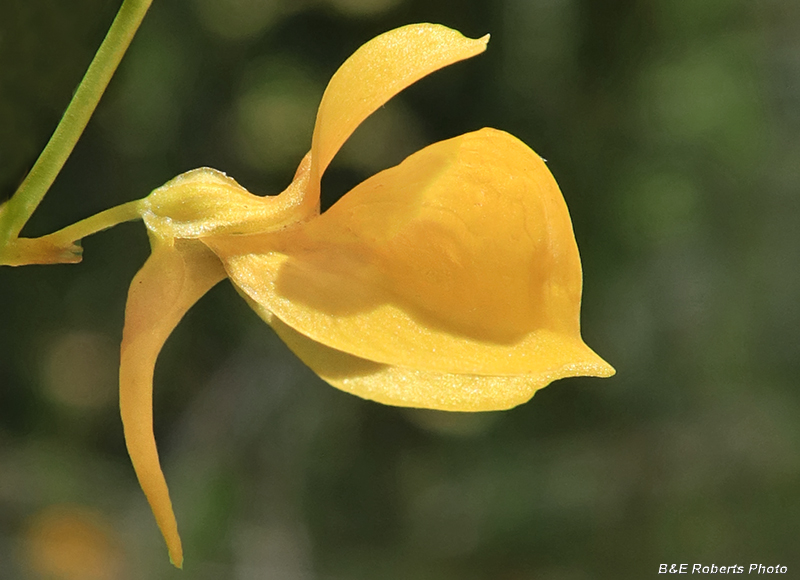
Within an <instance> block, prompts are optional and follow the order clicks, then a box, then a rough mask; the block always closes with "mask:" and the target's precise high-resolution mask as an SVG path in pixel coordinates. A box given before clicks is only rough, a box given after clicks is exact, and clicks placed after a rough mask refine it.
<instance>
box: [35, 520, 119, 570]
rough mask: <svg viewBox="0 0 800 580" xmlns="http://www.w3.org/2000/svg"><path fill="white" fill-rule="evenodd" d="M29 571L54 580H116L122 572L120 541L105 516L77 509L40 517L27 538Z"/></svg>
mask: <svg viewBox="0 0 800 580" xmlns="http://www.w3.org/2000/svg"><path fill="white" fill-rule="evenodd" d="M24 547H25V552H24V554H25V561H26V563H27V568H28V570H29V571H31V572H33V573H34V574H36V575H37V577H41V578H51V579H53V580H114V579H117V578H119V577H120V574H121V572H122V560H123V556H122V550H121V548H120V543H119V539H118V538H117V537H116V535H115V534H114V532H113V530H112V529H111V528H110V526H108V524H107V523H106V522H105V520H104V519H103V518H102V516H101V515H100V514H98V513H96V512H95V511H94V510H91V509H88V508H85V507H82V506H77V505H53V506H49V507H47V508H44V509H43V510H42V511H40V512H38V513H36V514H35V515H34V516H33V517H32V518H31V520H30V521H29V522H28V526H27V530H26V534H25V537H24Z"/></svg>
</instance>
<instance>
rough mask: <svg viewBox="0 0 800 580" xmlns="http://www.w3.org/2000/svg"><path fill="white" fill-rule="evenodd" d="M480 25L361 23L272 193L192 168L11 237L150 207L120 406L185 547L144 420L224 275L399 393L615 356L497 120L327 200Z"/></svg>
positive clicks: (70, 234) (306, 339)
mask: <svg viewBox="0 0 800 580" xmlns="http://www.w3.org/2000/svg"><path fill="white" fill-rule="evenodd" d="M488 40H489V37H488V36H485V37H483V38H480V39H469V38H466V37H464V36H462V35H461V34H460V33H459V32H457V31H455V30H452V29H449V28H446V27H444V26H440V25H433V24H415V25H409V26H405V27H402V28H398V29H396V30H392V31H390V32H387V33H385V34H382V35H380V36H378V37H377V38H374V39H373V40H371V41H369V42H367V43H366V44H365V45H363V46H362V47H361V48H359V49H358V50H357V51H356V52H355V53H354V54H353V55H352V56H351V57H350V58H349V59H347V61H346V62H345V63H344V64H343V65H342V66H341V67H340V68H339V70H338V71H337V72H336V73H335V74H334V75H333V77H332V79H331V81H330V83H329V84H328V87H327V89H326V90H325V93H324V95H323V97H322V102H321V103H320V106H319V110H318V112H317V119H316V125H315V127H314V133H313V137H312V141H311V150H310V151H309V153H308V154H307V155H306V156H305V157H304V158H303V159H302V161H301V162H300V165H299V167H298V169H297V172H296V174H295V177H294V179H293V181H292V182H291V184H290V185H289V186H288V187H287V188H286V190H285V191H283V192H282V193H281V194H279V195H275V196H266V197H261V196H256V195H253V194H251V193H249V192H248V191H247V190H245V189H244V188H243V187H241V186H240V185H239V184H238V183H236V181H234V180H233V179H231V178H230V177H228V176H226V175H225V174H223V173H221V172H219V171H216V170H214V169H209V168H202V169H196V170H194V171H190V172H188V173H185V174H183V175H180V176H178V177H176V178H175V179H173V180H172V181H170V182H168V183H167V184H165V185H164V186H162V187H160V188H158V189H156V190H155V191H153V192H152V193H151V194H150V195H149V196H148V197H146V198H144V199H142V200H139V201H135V202H130V203H127V204H124V205H122V206H118V207H117V208H112V209H110V210H107V211H106V212H102V213H101V214H98V215H97V216H93V217H92V218H88V219H87V220H84V221H83V222H80V223H79V224H75V225H73V226H70V227H68V228H65V229H64V230H62V231H61V232H56V233H55V234H51V235H50V236H45V237H43V238H38V239H35V240H29V239H25V238H13V239H12V240H11V242H10V243H9V245H8V246H7V247H6V248H5V250H4V252H5V253H4V254H3V255H2V256H0V258H2V259H3V260H5V261H4V262H3V261H2V260H0V263H6V264H11V265H16V264H24V263H53V262H58V261H62V262H77V261H79V260H80V254H79V248H78V247H77V246H75V245H74V244H73V243H72V240H78V239H80V238H81V237H83V236H85V235H89V234H90V233H94V232H96V231H99V230H100V229H103V228H105V227H110V225H113V224H114V223H119V222H120V221H126V220H129V219H136V218H139V217H141V218H142V219H143V220H144V223H145V225H146V226H147V229H148V234H149V237H150V242H151V248H152V253H151V255H150V257H149V258H148V260H147V261H146V262H145V264H144V266H143V267H142V269H141V270H140V271H139V272H138V273H137V274H136V276H135V277H134V279H133V282H132V283H131V287H130V290H129V293H128V300H127V305H126V311H125V326H124V329H123V336H122V346H121V361H120V410H121V414H122V422H123V427H124V435H125V441H126V444H127V448H128V452H129V454H130V457H131V461H132V463H133V466H134V469H135V471H136V474H137V477H138V479H139V482H140V484H141V486H142V489H143V491H144V493H145V495H146V497H147V500H148V502H149V503H150V506H151V508H152V510H153V514H154V516H155V519H156V522H157V524H158V526H159V528H160V530H161V532H162V534H163V536H164V539H165V540H166V544H167V548H168V551H169V555H170V560H171V561H172V562H173V564H175V565H176V566H178V567H181V566H182V563H183V551H182V547H181V540H180V536H179V534H178V528H177V523H176V519H175V515H174V512H173V509H172V504H171V501H170V497H169V491H168V489H167V484H166V480H165V478H164V475H163V472H162V470H161V466H160V463H159V458H158V451H157V449H156V442H155V437H154V435H153V407H152V403H153V401H152V399H153V397H152V395H153V371H154V368H155V363H156V359H157V357H158V354H159V352H160V351H161V348H162V346H163V345H164V342H165V341H166V340H167V338H168V337H169V335H170V333H171V332H172V330H173V329H174V328H175V327H176V325H177V324H178V322H179V321H180V320H181V318H183V316H184V314H186V312H187V311H188V310H189V309H190V308H191V306H192V305H193V304H194V303H195V302H197V301H198V300H199V299H200V298H201V297H202V296H203V295H204V294H205V293H206V292H207V291H208V290H209V289H211V288H212V287H213V286H214V285H215V284H217V283H218V282H220V281H222V280H224V279H225V278H228V279H229V280H230V281H231V282H232V283H233V285H234V287H235V288H236V290H237V291H238V292H239V294H241V296H242V297H244V299H245V300H246V301H247V302H248V304H249V305H250V306H251V307H252V308H253V309H254V310H255V311H256V312H257V313H258V315H259V316H261V318H263V319H264V320H265V321H266V322H267V323H268V324H270V325H271V326H272V328H273V329H274V330H275V332H277V334H278V335H279V336H280V337H281V338H282V339H283V340H284V341H285V342H286V343H287V344H288V346H289V347H290V348H291V349H292V350H293V351H294V352H295V353H296V354H297V356H298V357H300V359H302V360H303V361H304V362H305V363H306V364H307V365H308V366H309V367H310V368H311V369H313V370H314V371H315V372H316V373H317V374H318V375H319V376H320V377H321V378H322V379H324V380H325V381H327V382H328V383H330V384H331V385H333V386H334V387H337V388H339V389H342V390H344V391H347V392H349V393H352V394H354V395H357V396H360V397H363V398H366V399H371V400H374V401H377V402H380V403H384V404H388V405H398V406H408V407H419V408H428V409H440V410H450V411H489V410H499V409H508V408H511V407H514V406H516V405H519V404H521V403H524V402H525V401H527V400H529V399H530V398H531V397H532V396H533V395H534V393H535V392H536V391H537V390H538V389H541V388H542V387H545V386H546V385H548V384H549V383H551V382H552V381H554V380H557V379H561V378H564V377H571V376H595V377H608V376H611V375H613V374H614V369H613V368H612V367H611V366H610V365H608V364H607V363H606V362H605V361H603V360H602V359H601V358H600V357H599V356H598V355H597V354H595V353H594V352H593V351H592V350H591V349H590V348H589V347H588V346H586V345H585V344H584V342H583V340H582V339H581V335H580V304H581V286H582V273H581V265H580V257H579V255H578V247H577V244H576V243H575V237H574V234H573V231H572V224H571V221H570V217H569V213H568V210H567V206H566V203H565V201H564V198H563V196H562V195H561V192H560V190H559V188H558V185H557V184H556V182H555V180H554V179H553V176H552V175H551V174H550V172H549V170H548V169H547V166H546V165H545V163H544V161H543V160H542V159H541V158H540V157H539V156H538V155H537V154H536V153H534V152H533V151H532V150H531V149H530V148H528V146H527V145H525V144H524V143H522V142H521V141H520V140H518V139H517V138H515V137H513V136H512V135H509V134H508V133H505V132H503V131H498V130H496V129H488V128H486V129H481V130H479V131H475V132H472V133H467V134H465V135H461V136H459V137H455V138H453V139H448V140H446V141H441V142H439V143H435V144H433V145H430V146H428V147H426V148H424V149H422V150H421V151H418V152H417V153H414V154H413V155H411V156H409V157H408V158H407V159H405V160H404V161H403V162H402V163H400V164H399V165H397V166H396V167H392V168H390V169H387V170H385V171H382V172H380V173H378V174H377V175H374V176H373V177H371V178H369V179H367V180H366V181H364V182H363V183H361V184H360V185H358V186H356V187H355V188H354V189H352V190H351V191H350V192H348V193H347V194H345V195H344V196H343V197H342V198H341V199H340V200H339V201H338V202H336V203H335V204H334V205H333V206H332V207H331V208H330V209H329V210H327V211H326V212H325V213H323V214H320V210H319V208H320V205H319V199H320V180H321V177H322V174H323V173H324V172H325V169H326V168H327V167H328V165H329V164H330V162H331V160H332V159H333V157H334V155H335V154H336V153H337V151H338V150H339V149H340V148H341V146H342V145H343V144H344V142H345V141H346V140H347V139H348V137H349V136H350V135H351V134H352V133H353V131H354V130H355V129H356V128H357V127H358V126H359V125H360V124H361V123H362V122H363V121H364V120H365V119H366V118H367V117H368V116H369V115H370V114H372V113H373V112H374V111H375V110H376V109H378V108H379V107H381V106H382V105H383V104H384V103H386V102H387V101H388V100H389V99H390V98H392V97H393V96H394V95H396V94H397V93H399V92H400V91H402V90H403V89H404V88H406V87H408V86H409V85H411V84H413V83H414V82H416V81H417V80H419V79H420V78H422V77H424V76H426V75H428V74H430V73H431V72H434V71H436V70H438V69H440V68H442V67H445V66H447V65H450V64H453V63H455V62H457V61H460V60H464V59H467V58H470V57H473V56H475V55H477V54H479V53H481V52H483V51H484V50H485V49H486V44H487V42H488ZM0 217H2V216H0Z"/></svg>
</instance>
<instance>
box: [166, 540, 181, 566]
mask: <svg viewBox="0 0 800 580" xmlns="http://www.w3.org/2000/svg"><path fill="white" fill-rule="evenodd" d="M169 563H170V564H172V565H173V566H175V567H176V568H177V569H178V570H183V550H182V549H181V546H180V545H178V546H177V548H172V547H170V548H169Z"/></svg>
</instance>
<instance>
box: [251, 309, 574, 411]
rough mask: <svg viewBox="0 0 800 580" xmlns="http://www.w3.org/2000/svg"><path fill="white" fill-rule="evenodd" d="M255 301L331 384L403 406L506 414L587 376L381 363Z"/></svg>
mask: <svg viewBox="0 0 800 580" xmlns="http://www.w3.org/2000/svg"><path fill="white" fill-rule="evenodd" d="M248 302H250V305H251V307H252V308H253V309H254V310H255V311H256V312H258V313H259V314H260V315H261V316H262V317H263V318H264V319H265V320H266V321H267V322H269V324H270V325H271V326H272V328H273V329H274V330H275V332H276V333H277V334H278V336H280V337H281V339H282V340H283V341H284V342H285V343H286V344H287V345H288V346H289V348H290V349H292V351H293V352H294V353H295V354H296V355H297V356H298V357H299V358H300V360H302V361H303V362H304V363H305V364H307V365H308V366H309V367H310V368H311V369H312V370H313V371H314V372H315V373H317V375H319V376H320V378H322V379H323V380H324V381H326V382H327V383H328V384H330V385H332V386H334V387H336V388H337V389H340V390H342V391H346V392H348V393H351V394H353V395H356V396H359V397H362V398H364V399H369V400H372V401H376V402H378V403H382V404H384V405H394V406H397V407H421V408H426V409H437V410H440V411H500V410H504V409H510V408H512V407H515V406H517V405H520V404H522V403H524V402H526V401H528V400H530V398H531V397H532V396H533V395H534V394H535V393H536V391H537V390H539V389H541V388H543V387H546V386H547V385H548V384H549V383H551V382H552V381H554V380H556V379H561V378H565V377H568V376H580V375H583V374H585V372H584V368H583V367H581V366H580V365H577V366H575V367H574V368H564V369H561V370H560V372H559V373H558V374H557V375H553V376H550V375H546V374H527V375H507V376H502V375H501V376H498V375H472V374H457V373H441V372H436V371H426V370H420V369H413V368H408V367H401V366H394V365H387V364H381V363H376V362H373V361H370V360H367V359H364V358H359V357H357V356H353V355H351V354H347V353H345V352H342V351H340V350H336V349H333V348H331V347H329V346H325V345H323V344H320V343H319V342H315V341H313V340H311V339H310V338H308V337H307V336H305V335H303V334H300V333H299V332H297V331H296V330H295V329H293V328H292V327H291V326H287V325H286V324H285V323H283V322H282V321H281V320H280V319H278V318H276V317H275V316H273V315H272V314H271V313H270V312H269V311H267V310H266V309H264V308H263V307H261V306H260V305H258V304H256V303H253V302H252V301H248Z"/></svg>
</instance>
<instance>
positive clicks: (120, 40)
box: [0, 0, 152, 254]
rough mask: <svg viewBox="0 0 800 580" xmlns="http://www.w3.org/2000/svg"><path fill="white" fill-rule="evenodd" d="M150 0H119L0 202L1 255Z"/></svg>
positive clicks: (66, 151) (65, 153)
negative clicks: (55, 118)
mask: <svg viewBox="0 0 800 580" xmlns="http://www.w3.org/2000/svg"><path fill="white" fill-rule="evenodd" d="M151 3H152V0H124V1H123V3H122V6H121V7H120V9H119V12H117V16H116V17H115V18H114V22H113V23H112V24H111V28H109V30H108V33H107V34H106V37H105V39H104V40H103V43H102V44H101V45H100V48H99V49H98V51H97V54H95V56H94V59H93V60H92V63H91V64H90V65H89V69H88V70H87V71H86V74H85V75H84V77H83V80H82V81H81V83H80V85H78V89H77V90H76V91H75V95H74V96H73V97H72V100H71V101H70V104H69V106H68V107H67V110H66V112H65V113H64V116H63V117H62V118H61V121H60V122H59V124H58V127H56V130H55V132H54V133H53V136H52V137H51V138H50V141H48V143H47V146H46V147H45V148H44V150H43V151H42V153H41V155H39V158H38V159H37V160H36V163H35V164H34V166H33V168H32V169H31V171H30V173H28V175H27V177H26V178H25V180H24V181H23V182H22V184H21V185H20V186H19V188H18V189H17V191H16V192H15V193H14V195H13V196H12V197H11V199H10V200H8V202H7V203H6V204H5V205H4V206H2V207H0V254H2V253H3V248H5V247H7V246H8V245H9V243H10V242H12V241H13V240H15V239H16V238H17V237H18V236H19V233H20V231H21V230H22V228H23V227H24V226H25V224H26V223H27V222H28V220H29V219H30V217H31V215H32V214H33V212H34V211H35V210H36V208H37V207H38V205H39V203H40V202H41V201H42V199H43V198H44V196H45V194H46V193H47V191H48V189H50V186H51V185H52V184H53V181H55V179H56V176H57V175H58V174H59V172H60V171H61V168H62V167H63V166H64V163H65V162H66V161H67V158H68V157H69V155H70V153H72V150H73V148H74V147H75V144H76V143H77V142H78V139H79V138H80V136H81V134H82V133H83V131H84V129H85V128H86V125H87V124H88V122H89V119H90V118H91V116H92V113H94V110H95V108H96V107H97V103H98V102H99V101H100V97H101V96H102V95H103V92H104V91H105V89H106V87H107V86H108V83H109V81H110V80H111V77H112V76H113V75H114V72H115V71H116V70H117V66H118V65H119V63H120V61H121V60H122V57H123V55H124V54H125V51H127V49H128V46H129V45H130V43H131V40H133V36H134V34H136V31H137V30H138V29H139V25H140V24H141V22H142V19H143V18H144V15H145V14H146V13H147V9H148V8H149V7H150V4H151Z"/></svg>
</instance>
